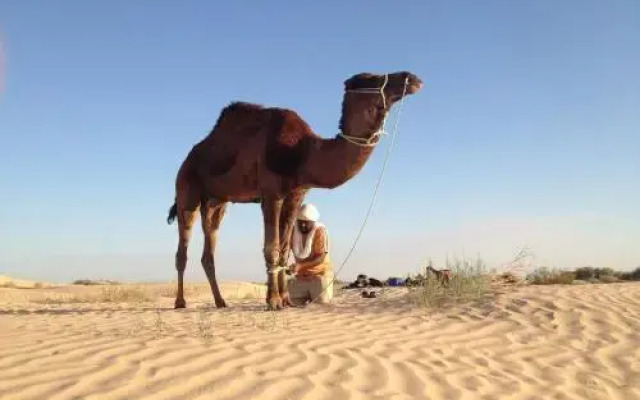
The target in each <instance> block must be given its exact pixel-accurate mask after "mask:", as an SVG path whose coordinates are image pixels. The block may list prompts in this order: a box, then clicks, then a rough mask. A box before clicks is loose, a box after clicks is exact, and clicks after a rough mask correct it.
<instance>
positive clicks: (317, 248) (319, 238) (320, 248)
mask: <svg viewBox="0 0 640 400" xmlns="http://www.w3.org/2000/svg"><path fill="white" fill-rule="evenodd" d="M326 234H327V232H326V231H325V229H324V228H318V230H317V231H316V233H315V237H314V238H313V239H314V241H313V257H312V258H309V259H307V260H304V261H303V262H301V263H300V264H302V265H305V266H306V265H308V266H313V265H318V264H321V263H323V262H324V260H325V258H326V257H327V252H328V251H329V249H327V248H326V243H327V240H326V236H325V235H326Z"/></svg>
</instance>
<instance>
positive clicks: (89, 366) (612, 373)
mask: <svg viewBox="0 0 640 400" xmlns="http://www.w3.org/2000/svg"><path fill="white" fill-rule="evenodd" d="M3 282H13V283H14V284H15V285H16V287H17V286H21V287H22V286H24V287H27V288H31V289H30V290H18V289H15V288H14V287H9V288H6V287H5V288H0V327H2V329H0V398H2V399H52V400H56V399H80V398H81V399H142V398H145V399H147V398H153V399H266V400H269V399H305V400H306V399H327V398H331V399H367V400H369V399H392V400H396V399H397V400H400V399H576V400H578V399H580V400H584V399H625V400H629V399H640V335H639V334H638V332H640V282H629V283H612V284H593V285H548V286H526V285H513V286H502V287H501V292H502V294H497V295H495V294H494V296H493V297H491V301H485V302H483V303H481V304H478V305H458V306H450V307H444V308H439V309H425V308H420V307H416V305H415V303H413V302H412V301H411V297H410V296H408V293H407V289H406V288H402V287H394V288H382V289H380V291H379V296H378V297H377V298H375V299H364V298H362V297H361V296H360V291H359V290H357V289H355V290H337V295H336V299H335V304H333V305H330V306H321V305H311V306H308V307H306V308H300V309H287V310H283V311H279V312H267V311H264V309H265V304H264V289H265V287H264V285H259V284H252V283H246V282H226V283H223V284H221V289H222V291H223V295H224V296H225V299H227V300H228V302H229V304H230V307H229V308H227V309H216V308H214V307H213V306H212V299H211V293H210V292H209V288H208V285H207V284H206V283H204V284H188V285H187V286H186V293H187V296H186V298H187V302H188V304H187V306H188V308H186V309H183V310H174V309H173V300H174V295H175V284H171V283H166V284H144V285H142V284H128V285H89V286H85V285H63V286H56V287H50V286H47V285H46V284H44V283H43V284H42V287H41V288H34V287H35V283H34V282H31V283H30V282H29V281H22V280H13V279H11V280H10V279H9V278H8V277H4V276H2V277H1V278H0V283H3Z"/></svg>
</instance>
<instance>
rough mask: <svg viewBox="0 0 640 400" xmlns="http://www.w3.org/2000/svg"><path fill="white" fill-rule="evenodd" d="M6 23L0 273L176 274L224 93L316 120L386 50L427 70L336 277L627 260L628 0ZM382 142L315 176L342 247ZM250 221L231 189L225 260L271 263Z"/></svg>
mask: <svg viewBox="0 0 640 400" xmlns="http://www.w3.org/2000/svg"><path fill="white" fill-rule="evenodd" d="M0 35H1V37H2V41H3V47H4V53H5V54H4V58H5V60H4V64H5V74H4V75H5V76H4V91H3V92H2V93H1V94H0V247H1V251H0V273H2V274H9V275H13V276H17V277H24V278H31V279H40V280H49V281H62V282H64V281H70V280H72V279H79V278H113V279H124V280H127V279H130V280H139V279H148V280H156V279H162V280H167V279H175V268H174V253H175V246H176V243H177V226H176V225H171V226H169V225H167V224H166V216H167V210H168V208H169V206H170V205H171V204H172V202H173V198H174V181H175V174H176V172H177V169H178V167H179V165H180V163H181V162H182V160H183V158H184V157H185V156H186V154H187V152H188V151H189V149H190V148H191V146H193V144H194V143H196V142H197V141H198V140H200V139H201V138H202V137H204V136H205V135H206V134H207V133H208V132H209V130H210V128H211V127H212V125H213V124H214V123H215V121H216V119H217V117H218V114H219V112H220V110H221V108H222V107H224V106H225V105H226V104H228V103H229V102H230V101H233V100H244V101H251V102H257V103H262V104H265V105H277V106H286V107H290V108H293V109H295V110H296V111H298V112H299V113H300V114H301V115H302V116H303V117H304V118H305V119H306V120H307V121H308V122H309V124H310V125H311V126H312V127H313V128H314V129H315V130H316V132H318V133H319V134H320V135H322V136H325V137H330V136H334V135H335V134H336V133H337V129H338V119H339V113H340V102H341V99H342V93H343V81H344V80H345V79H346V78H348V77H349V76H351V75H353V74H355V73H359V72H364V71H368V72H393V71H397V70H410V71H412V72H414V73H416V74H417V75H418V76H420V77H421V78H422V79H423V80H424V81H425V84H426V86H425V88H424V89H423V90H422V91H421V92H420V93H418V94H416V95H415V96H411V97H409V98H408V99H407V101H406V103H405V108H404V110H403V112H402V116H401V119H400V124H399V132H398V139H397V142H396V145H395V147H394V152H393V154H392V156H391V160H390V163H389V169H388V171H387V175H386V176H385V180H384V183H383V186H382V189H381V192H380V197H379V199H378V203H377V205H376V208H375V210H374V213H373V215H372V217H371V219H370V224H369V225H368V226H367V227H366V229H365V232H364V236H363V238H362V240H361V241H360V243H359V245H358V248H357V249H356V252H355V254H354V256H353V257H352V258H351V260H350V261H349V263H348V264H347V265H346V267H345V268H344V269H343V272H342V274H341V276H342V277H343V278H347V279H349V278H351V277H354V276H355V275H356V274H357V273H366V274H370V275H373V276H377V277H379V278H386V277H388V276H390V275H405V274H406V272H409V271H415V270H416V269H417V268H418V267H419V266H420V265H421V264H422V263H423V262H424V260H425V259H426V258H428V257H431V258H433V259H434V260H436V266H439V265H441V264H439V262H440V261H439V260H442V259H443V258H444V257H445V256H447V255H448V256H462V255H466V256H475V255H476V254H478V253H479V254H480V256H481V257H483V258H484V259H485V260H486V261H487V262H488V263H489V264H490V265H491V266H496V267H498V266H500V264H501V263H503V262H506V261H508V260H509V259H510V258H511V257H513V255H514V254H515V253H516V252H517V251H518V249H519V248H520V247H522V246H528V247H529V248H530V249H531V250H532V251H533V253H534V254H535V256H536V258H535V262H536V263H538V264H544V265H548V266H552V267H564V268H572V267H577V266H581V265H585V264H591V265H595V266H610V267H614V268H620V269H629V268H632V267H635V266H637V265H640V185H639V184H640V73H639V72H638V71H640V2H639V1H637V0H626V1H625V0H615V1H614V0H608V1H600V0H597V1H594V0H575V1H557V0H536V1H517V2H516V1H510V0H501V1H497V0H495V1H494V0H491V1H490V0H483V1H477V0H466V1H445V0H441V1H425V0H416V1H411V2H407V1H394V2H388V1H387V2H372V1H355V0H352V1H322V2H300V1H295V2H294V1H279V2H239V1H234V2H214V1H205V0H198V1H197V0H192V1H189V2H176V1H166V0H162V1H160V0H153V1H151V0H139V1H135V2H132V1H125V0H117V1H116V0H114V1H103V2H89V1H84V0H73V1H71V0H60V1H56V2H51V1H44V0H36V1H29V2H27V1H3V2H0ZM395 111H396V112H397V108H396V110H395ZM389 122H390V123H393V122H394V116H393V115H392V116H391V119H390V121H389ZM389 127H392V125H390V126H389ZM388 144H389V141H388V138H387V139H385V141H384V142H383V143H382V144H381V147H379V148H378V149H376V151H375V153H374V155H373V156H372V159H371V160H370V162H369V163H368V164H367V166H366V167H365V169H364V170H363V171H362V172H361V173H360V174H359V175H358V176H356V177H355V178H354V179H353V180H352V181H350V182H349V183H347V184H345V185H344V186H342V187H340V188H337V189H334V190H331V191H329V190H315V191H312V192H311V193H310V195H309V196H308V200H309V201H311V202H313V203H315V204H316V205H317V206H318V208H319V210H320V212H321V218H322V220H323V222H325V223H326V224H327V226H328V229H329V231H330V233H331V239H332V241H331V244H332V253H333V254H332V257H333V259H334V261H335V262H336V264H338V265H339V264H340V262H341V261H342V259H343V257H344V256H345V254H346V252H347V250H348V248H349V247H350V245H351V243H352V241H353V239H354V237H355V235H356V233H357V231H358V229H359V227H360V223H361V221H362V219H363V218H364V216H365V212H366V208H367V205H368V203H369V201H370V197H371V194H372V192H373V187H374V184H375V179H376V178H377V174H378V172H379V168H380V166H381V165H382V161H383V157H384V152H385V151H386V146H387V145H388ZM261 221H262V219H261V216H260V209H259V206H258V205H254V204H252V205H233V206H231V207H230V208H229V211H228V215H227V217H226V219H225V220H224V222H223V225H222V230H221V233H220V242H219V247H218V252H217V258H216V259H217V271H218V275H219V276H220V277H221V278H222V279H253V280H264V279H265V274H264V265H263V261H262V250H261V249H262V222H261ZM196 228H197V229H196V230H195V231H194V238H193V241H192V246H191V248H190V252H189V256H190V259H189V264H188V271H187V278H188V279H190V280H201V279H204V273H203V272H202V268H201V266H200V253H201V251H202V235H201V232H200V230H199V224H198V225H196Z"/></svg>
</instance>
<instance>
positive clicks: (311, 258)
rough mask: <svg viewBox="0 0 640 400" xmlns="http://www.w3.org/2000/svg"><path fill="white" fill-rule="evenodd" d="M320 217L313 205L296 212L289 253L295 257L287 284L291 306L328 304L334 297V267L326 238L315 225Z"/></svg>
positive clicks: (304, 205) (323, 229)
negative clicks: (312, 302)
mask: <svg viewBox="0 0 640 400" xmlns="http://www.w3.org/2000/svg"><path fill="white" fill-rule="evenodd" d="M319 216H320V214H319V213H318V210H317V209H316V208H315V207H314V206H313V205H312V204H303V205H302V206H301V207H300V209H299V210H298V215H297V218H296V223H295V227H294V229H293V236H292V238H291V250H292V251H293V256H294V258H295V264H294V265H293V271H292V273H293V278H291V279H290V280H289V282H288V286H289V295H290V296H291V300H292V302H293V303H294V304H304V303H306V302H307V301H315V302H318V303H323V304H326V303H329V302H330V301H331V299H332V298H333V265H332V263H331V259H330V258H329V235H328V234H327V229H326V227H325V226H324V225H323V224H322V223H320V222H318V218H319Z"/></svg>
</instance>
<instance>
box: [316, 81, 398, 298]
mask: <svg viewBox="0 0 640 400" xmlns="http://www.w3.org/2000/svg"><path fill="white" fill-rule="evenodd" d="M408 83H409V78H407V79H406V80H405V82H404V90H403V91H402V98H401V100H400V105H399V106H398V114H397V115H396V122H395V125H394V127H393V133H392V134H391V135H389V136H390V137H391V139H390V141H389V147H388V148H387V154H386V155H385V158H384V162H383V164H382V168H381V169H380V175H378V181H377V183H376V186H375V188H374V190H373V195H372V196H371V203H370V204H369V209H368V210H367V213H366V215H365V217H364V220H363V221H362V225H361V226H360V230H359V231H358V234H357V235H356V238H355V240H354V241H353V244H352V245H351V249H349V252H348V253H347V256H346V257H345V258H344V260H343V261H342V264H341V265H340V267H339V268H338V270H337V271H336V272H335V273H334V275H333V278H332V279H331V282H329V283H328V284H327V285H326V286H325V287H324V288H323V289H322V292H320V294H319V295H318V296H316V297H315V298H314V299H312V300H311V302H314V301H316V300H317V299H318V298H320V296H322V294H324V292H325V291H326V290H327V288H329V286H331V285H333V283H334V281H335V280H336V277H337V276H338V274H339V273H340V271H341V270H342V268H344V266H345V265H346V264H347V261H348V260H349V258H350V257H351V254H353V251H354V250H355V248H356V244H357V243H358V241H359V240H360V237H361V236H362V232H363V231H364V228H365V226H366V225H367V221H368V220H369V217H370V216H371V211H373V206H374V204H375V202H376V199H377V198H378V191H379V190H380V185H381V183H382V178H383V176H384V173H385V171H386V169H387V164H388V162H389V156H390V155H391V151H392V150H393V145H394V142H395V139H396V136H397V135H398V122H399V121H400V114H402V109H403V107H404V99H405V95H406V93H407V85H408ZM385 84H386V80H385ZM385 124H386V118H385V119H384V120H383V122H382V129H384V125H385Z"/></svg>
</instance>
